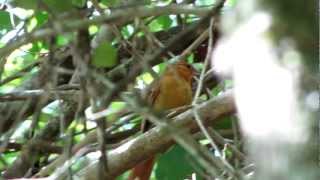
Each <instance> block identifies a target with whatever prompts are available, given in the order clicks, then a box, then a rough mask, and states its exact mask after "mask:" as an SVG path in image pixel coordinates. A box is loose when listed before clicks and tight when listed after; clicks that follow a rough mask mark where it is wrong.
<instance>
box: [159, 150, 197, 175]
mask: <svg viewBox="0 0 320 180" xmlns="http://www.w3.org/2000/svg"><path fill="white" fill-rule="evenodd" d="M187 157H188V154H187V152H186V151H185V150H184V149H183V148H182V147H180V146H178V145H176V146H174V147H173V148H172V149H171V150H170V151H169V152H167V153H165V154H164V155H162V156H161V157H160V158H159V160H158V163H157V167H156V178H157V179H161V180H173V179H185V178H186V177H187V176H190V175H191V174H192V173H193V172H194V170H193V168H192V167H191V165H190V162H189V161H188V160H187Z"/></svg>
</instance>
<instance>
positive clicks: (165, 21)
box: [157, 16, 172, 29]
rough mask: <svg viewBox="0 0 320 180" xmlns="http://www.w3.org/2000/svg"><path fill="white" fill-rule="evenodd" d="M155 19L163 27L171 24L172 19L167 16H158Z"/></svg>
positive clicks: (165, 27)
mask: <svg viewBox="0 0 320 180" xmlns="http://www.w3.org/2000/svg"><path fill="white" fill-rule="evenodd" d="M157 21H158V23H159V24H160V25H161V26H162V28H163V29H167V28H169V27H170V26H171V24H172V20H171V18H170V17H169V16H160V17H158V19H157Z"/></svg>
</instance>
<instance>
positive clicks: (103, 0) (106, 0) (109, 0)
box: [101, 0, 117, 7]
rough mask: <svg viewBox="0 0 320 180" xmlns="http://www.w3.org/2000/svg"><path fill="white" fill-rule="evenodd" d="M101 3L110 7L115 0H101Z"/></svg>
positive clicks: (114, 3)
mask: <svg viewBox="0 0 320 180" xmlns="http://www.w3.org/2000/svg"><path fill="white" fill-rule="evenodd" d="M101 3H102V4H104V5H106V6H109V7H110V6H114V5H116V3H117V0H101Z"/></svg>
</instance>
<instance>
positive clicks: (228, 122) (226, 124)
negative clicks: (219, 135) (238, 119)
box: [213, 116, 235, 129]
mask: <svg viewBox="0 0 320 180" xmlns="http://www.w3.org/2000/svg"><path fill="white" fill-rule="evenodd" d="M233 120H235V117H233V116H225V117H222V118H221V120H219V121H216V122H215V123H213V127H214V128H215V129H231V128H232V121H233Z"/></svg>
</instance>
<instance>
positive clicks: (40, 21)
mask: <svg viewBox="0 0 320 180" xmlns="http://www.w3.org/2000/svg"><path fill="white" fill-rule="evenodd" d="M34 17H35V18H36V20H37V27H40V26H42V25H44V24H45V23H47V22H48V13H46V12H43V11H37V12H35V13H34Z"/></svg>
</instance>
